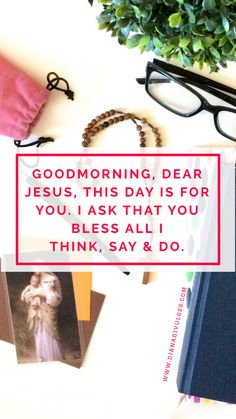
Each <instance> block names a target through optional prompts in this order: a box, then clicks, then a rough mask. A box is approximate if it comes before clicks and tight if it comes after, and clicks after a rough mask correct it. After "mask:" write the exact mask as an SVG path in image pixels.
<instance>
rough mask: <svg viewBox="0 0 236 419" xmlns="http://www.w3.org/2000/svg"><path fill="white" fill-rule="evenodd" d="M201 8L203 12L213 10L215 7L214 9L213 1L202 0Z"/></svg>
mask: <svg viewBox="0 0 236 419" xmlns="http://www.w3.org/2000/svg"><path fill="white" fill-rule="evenodd" d="M202 7H203V9H204V10H212V9H215V7H216V3H215V0H203V2H202Z"/></svg>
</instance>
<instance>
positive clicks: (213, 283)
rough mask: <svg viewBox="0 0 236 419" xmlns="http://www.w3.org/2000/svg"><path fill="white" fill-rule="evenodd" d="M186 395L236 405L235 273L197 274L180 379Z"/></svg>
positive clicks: (178, 382) (181, 389) (178, 381)
mask: <svg viewBox="0 0 236 419" xmlns="http://www.w3.org/2000/svg"><path fill="white" fill-rule="evenodd" d="M177 386H178V390H179V392H181V393H184V394H190V395H193V396H199V397H204V398H208V399H214V400H219V401H224V402H229V403H236V273H235V272H227V273H225V272H214V273H208V272H205V273H200V274H197V276H196V278H195V280H194V285H193V290H192V296H191V302H190V308H189V315H188V320H187V324H186V331H185V337H184V342H183V347H182V353H181V358H180V363H179V371H178V377H177Z"/></svg>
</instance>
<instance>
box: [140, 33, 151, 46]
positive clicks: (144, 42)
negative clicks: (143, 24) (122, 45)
mask: <svg viewBox="0 0 236 419" xmlns="http://www.w3.org/2000/svg"><path fill="white" fill-rule="evenodd" d="M149 41H150V35H144V36H142V37H141V39H140V41H139V47H141V48H142V47H145V46H146V45H147V44H148V42H149Z"/></svg>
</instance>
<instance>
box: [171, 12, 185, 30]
mask: <svg viewBox="0 0 236 419" xmlns="http://www.w3.org/2000/svg"><path fill="white" fill-rule="evenodd" d="M168 21H169V25H170V27H171V28H176V27H178V26H180V24H181V22H182V18H181V14H180V13H173V14H172V15H170V16H169V18H168Z"/></svg>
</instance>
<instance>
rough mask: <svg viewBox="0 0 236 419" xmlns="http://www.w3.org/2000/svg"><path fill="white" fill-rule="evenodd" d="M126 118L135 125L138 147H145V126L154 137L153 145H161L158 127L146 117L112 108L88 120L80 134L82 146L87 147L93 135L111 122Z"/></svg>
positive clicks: (115, 122) (114, 122)
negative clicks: (138, 141) (137, 134)
mask: <svg viewBox="0 0 236 419" xmlns="http://www.w3.org/2000/svg"><path fill="white" fill-rule="evenodd" d="M127 120H131V121H132V122H133V123H134V124H135V125H136V130H137V131H138V133H139V139H140V147H146V132H145V127H149V128H150V129H151V130H152V132H153V135H154V139H155V146H156V147H161V136H160V133H159V130H158V128H156V127H155V126H154V125H152V124H151V123H150V122H148V121H147V119H146V118H140V117H139V116H137V115H135V114H134V113H126V112H122V111H117V110H114V109H111V110H110V111H106V112H104V113H101V114H100V115H98V116H96V117H95V118H94V119H92V120H91V122H89V124H88V125H87V127H86V128H85V130H84V132H83V135H82V138H83V142H82V145H83V147H88V146H89V144H90V143H91V142H92V139H93V137H94V136H95V135H96V134H97V133H98V132H100V131H102V130H103V129H105V128H107V127H109V126H111V125H113V124H117V123H118V122H122V121H127Z"/></svg>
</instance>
